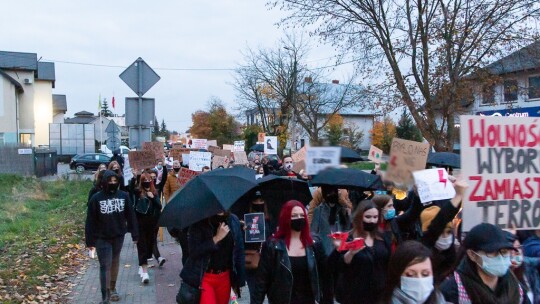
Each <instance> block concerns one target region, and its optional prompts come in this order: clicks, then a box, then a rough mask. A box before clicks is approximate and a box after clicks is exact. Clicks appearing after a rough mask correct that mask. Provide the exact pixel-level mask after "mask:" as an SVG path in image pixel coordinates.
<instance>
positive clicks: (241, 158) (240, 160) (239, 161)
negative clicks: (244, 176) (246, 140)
mask: <svg viewBox="0 0 540 304" xmlns="http://www.w3.org/2000/svg"><path fill="white" fill-rule="evenodd" d="M233 155H234V164H235V165H247V164H248V163H249V162H248V159H247V156H246V152H245V151H240V152H233Z"/></svg>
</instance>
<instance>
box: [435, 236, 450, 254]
mask: <svg viewBox="0 0 540 304" xmlns="http://www.w3.org/2000/svg"><path fill="white" fill-rule="evenodd" d="M453 243H454V238H453V236H452V235H450V236H448V237H445V238H444V237H442V236H439V238H438V239H437V242H435V248H437V249H438V250H439V251H444V250H446V249H448V248H450V246H452V244H453Z"/></svg>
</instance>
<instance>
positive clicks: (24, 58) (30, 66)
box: [0, 51, 38, 71]
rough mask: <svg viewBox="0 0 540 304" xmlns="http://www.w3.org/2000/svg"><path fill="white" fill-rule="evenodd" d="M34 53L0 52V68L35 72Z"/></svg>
mask: <svg viewBox="0 0 540 304" xmlns="http://www.w3.org/2000/svg"><path fill="white" fill-rule="evenodd" d="M37 64H38V63H37V54H36V53H20V52H6V51H0V68H2V69H10V70H28V71H35V70H37V68H38V66H37Z"/></svg>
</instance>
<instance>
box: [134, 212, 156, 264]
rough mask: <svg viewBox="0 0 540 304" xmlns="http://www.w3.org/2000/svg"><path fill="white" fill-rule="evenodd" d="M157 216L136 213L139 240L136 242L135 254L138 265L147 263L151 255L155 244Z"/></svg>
mask: <svg viewBox="0 0 540 304" xmlns="http://www.w3.org/2000/svg"><path fill="white" fill-rule="evenodd" d="M157 222H158V220H157V218H156V217H154V216H151V215H141V214H137V223H138V225H139V241H138V242H137V255H138V257H139V266H142V265H146V264H148V261H147V260H148V259H149V258H151V257H152V253H153V250H154V245H155V244H156V227H157Z"/></svg>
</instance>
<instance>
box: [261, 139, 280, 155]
mask: <svg viewBox="0 0 540 304" xmlns="http://www.w3.org/2000/svg"><path fill="white" fill-rule="evenodd" d="M277 149H278V141H277V136H265V137H264V153H265V154H267V155H270V154H277Z"/></svg>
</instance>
